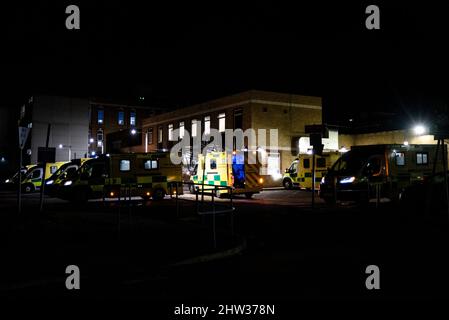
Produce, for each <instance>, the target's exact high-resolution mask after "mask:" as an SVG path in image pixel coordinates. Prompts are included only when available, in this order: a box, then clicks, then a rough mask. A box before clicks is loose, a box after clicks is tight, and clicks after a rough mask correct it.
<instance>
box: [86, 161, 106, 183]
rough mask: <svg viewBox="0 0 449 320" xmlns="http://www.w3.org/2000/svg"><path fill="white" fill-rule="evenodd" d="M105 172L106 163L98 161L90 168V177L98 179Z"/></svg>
mask: <svg viewBox="0 0 449 320" xmlns="http://www.w3.org/2000/svg"><path fill="white" fill-rule="evenodd" d="M104 174H105V165H104V163H97V164H94V165H93V166H92V167H91V168H90V175H89V177H90V178H94V179H98V178H102V176H103V175H104Z"/></svg>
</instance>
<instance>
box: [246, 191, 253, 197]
mask: <svg viewBox="0 0 449 320" xmlns="http://www.w3.org/2000/svg"><path fill="white" fill-rule="evenodd" d="M253 194H254V193H251V192H247V193H245V197H246V199H251V198H252V197H253Z"/></svg>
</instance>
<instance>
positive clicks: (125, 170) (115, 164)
mask: <svg viewBox="0 0 449 320" xmlns="http://www.w3.org/2000/svg"><path fill="white" fill-rule="evenodd" d="M181 176H182V169H181V164H173V163H172V162H171V160H170V154H169V153H167V152H155V153H130V154H112V155H109V156H101V157H98V158H96V159H92V160H89V161H86V162H85V163H84V164H83V165H82V166H81V167H80V169H79V170H78V171H77V174H76V175H75V176H73V177H72V178H71V179H67V180H66V181H65V182H64V185H63V186H62V187H61V188H59V193H58V196H59V197H61V198H63V199H67V200H71V201H77V202H85V201H87V200H88V199H99V198H124V197H125V196H126V197H129V196H131V197H133V196H139V197H142V198H144V199H150V198H152V199H153V200H160V199H163V198H164V197H165V195H173V194H175V192H176V188H172V187H171V182H173V183H174V182H180V181H181ZM178 193H179V194H182V188H181V187H180V188H178Z"/></svg>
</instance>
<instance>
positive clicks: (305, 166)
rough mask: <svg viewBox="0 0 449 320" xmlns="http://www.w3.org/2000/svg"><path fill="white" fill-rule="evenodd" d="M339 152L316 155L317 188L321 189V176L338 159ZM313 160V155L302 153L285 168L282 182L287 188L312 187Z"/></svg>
mask: <svg viewBox="0 0 449 320" xmlns="http://www.w3.org/2000/svg"><path fill="white" fill-rule="evenodd" d="M339 157H340V154H339V153H338V152H325V153H323V154H322V155H315V190H319V188H320V182H321V178H322V177H324V176H325V175H326V172H327V169H328V168H330V167H331V166H332V165H333V164H334V162H335V161H337V160H338V158H339ZM312 161H313V155H310V154H301V155H300V156H299V157H298V158H297V159H295V160H294V161H293V162H292V164H291V165H290V167H288V168H287V169H285V173H284V176H283V179H282V184H283V186H284V188H285V189H292V188H294V187H296V188H301V189H312V179H313V178H312V177H313V172H312V168H313V166H312Z"/></svg>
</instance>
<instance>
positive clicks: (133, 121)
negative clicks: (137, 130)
mask: <svg viewBox="0 0 449 320" xmlns="http://www.w3.org/2000/svg"><path fill="white" fill-rule="evenodd" d="M129 125H131V126H135V125H136V112H135V111H131V113H130V115H129Z"/></svg>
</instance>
